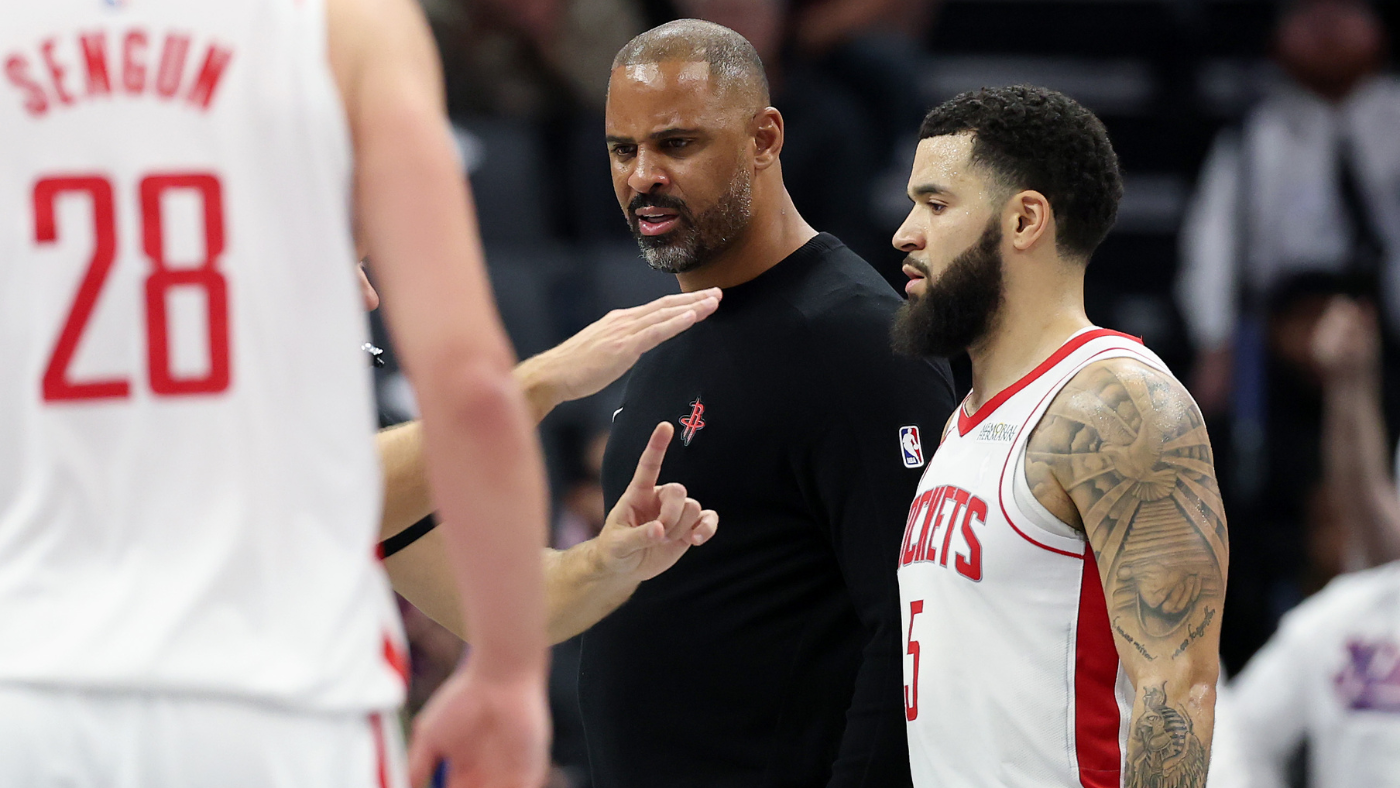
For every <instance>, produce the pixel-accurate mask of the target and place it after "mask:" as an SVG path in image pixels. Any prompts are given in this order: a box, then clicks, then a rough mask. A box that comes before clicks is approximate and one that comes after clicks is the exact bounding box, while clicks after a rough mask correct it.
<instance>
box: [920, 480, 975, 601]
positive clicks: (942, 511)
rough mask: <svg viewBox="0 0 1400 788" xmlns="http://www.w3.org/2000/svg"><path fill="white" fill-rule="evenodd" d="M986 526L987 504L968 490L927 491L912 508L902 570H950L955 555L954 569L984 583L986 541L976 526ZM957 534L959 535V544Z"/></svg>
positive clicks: (970, 578)
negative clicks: (934, 567)
mask: <svg viewBox="0 0 1400 788" xmlns="http://www.w3.org/2000/svg"><path fill="white" fill-rule="evenodd" d="M986 522H987V502H986V501H984V500H982V499H981V498H978V497H977V496H975V495H973V494H972V493H970V492H968V491H967V490H963V489H960V488H958V487H953V486H951V485H946V486H943V487H935V488H934V489H932V490H927V491H925V492H924V493H923V494H922V495H920V496H919V497H918V498H915V499H914V505H913V506H911V507H909V520H908V521H907V522H906V523H905V525H904V545H903V546H902V547H901V548H900V552H899V566H900V567H901V568H903V567H906V566H909V565H910V564H916V563H929V564H935V563H936V564H937V565H939V566H945V567H946V566H948V557H949V555H950V554H951V555H952V556H953V567H952V568H953V569H955V570H956V571H957V573H958V574H960V575H962V576H963V577H965V578H967V579H968V580H971V581H973V582H981V580H982V540H980V539H979V538H978V537H977V530H976V528H975V526H979V525H985V524H986ZM940 531H941V536H942V539H940V538H939V536H940ZM954 533H957V534H958V537H957V539H956V540H955V539H954V537H953V534H954Z"/></svg>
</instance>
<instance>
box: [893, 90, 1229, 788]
mask: <svg viewBox="0 0 1400 788" xmlns="http://www.w3.org/2000/svg"><path fill="white" fill-rule="evenodd" d="M919 136H920V137H921V138H922V141H921V142H920V144H919V148H918V153H917V155H916V158H915V161H914V168H913V172H912V174H911V176H910V179H909V196H910V198H911V199H912V200H913V201H914V208H913V209H912V210H911V211H910V214H909V217H908V218H907V219H906V220H905V222H904V225H903V226H902V227H900V229H899V231H898V233H897V234H896V235H895V238H894V244H895V246H896V247H898V248H899V249H900V250H901V251H903V252H905V253H906V254H907V255H908V259H907V264H906V266H905V271H906V273H907V274H908V275H909V276H910V278H911V281H910V283H909V284H908V285H907V289H908V290H909V292H910V294H911V295H912V296H913V299H912V300H911V302H910V304H909V306H907V307H906V308H905V310H904V311H902V312H901V314H900V317H899V320H898V322H897V323H896V330H895V340H896V344H897V346H898V347H900V348H901V349H902V350H904V351H905V352H908V353H913V354H918V355H924V354H928V353H939V354H946V353H952V352H956V351H958V350H961V349H964V348H966V349H967V351H968V353H969V354H970V355H971V357H972V382H973V389H972V392H971V394H969V395H968V398H967V400H966V401H965V402H964V403H963V405H962V407H961V408H959V410H958V412H957V414H956V417H955V418H953V419H951V420H949V423H948V425H947V427H946V428H945V429H944V438H943V443H942V445H941V446H940V447H939V449H938V451H937V453H936V454H934V456H933V458H932V459H931V460H930V461H929V467H928V470H927V472H926V473H925V474H924V478H923V480H922V481H921V482H920V484H919V495H918V497H917V498H915V500H914V504H913V506H912V507H911V509H910V511H909V521H908V530H907V532H906V534H905V536H904V546H903V549H902V552H901V555H900V560H899V570H898V574H899V586H900V597H901V602H902V613H903V615H904V631H905V637H906V643H905V652H906V653H907V654H908V658H907V659H906V660H905V677H906V678H905V687H904V702H905V714H906V717H907V719H908V722H909V748H910V758H911V764H912V768H913V772H914V782H915V784H916V785H918V786H921V788H931V787H932V786H939V787H940V788H942V786H952V785H988V784H996V785H1000V786H1008V787H1016V788H1019V787H1020V786H1027V787H1029V786H1036V788H1048V787H1049V786H1084V788H1116V786H1119V785H1122V786H1125V788H1187V787H1188V786H1189V787H1190V788H1199V787H1200V786H1202V785H1203V784H1204V782H1205V778H1206V768H1207V765H1208V763H1209V759H1210V743H1211V732H1212V727H1213V725H1214V709H1215V683H1216V679H1217V677H1218V674H1219V660H1218V656H1217V650H1218V647H1219V637H1220V609H1221V603H1222V601H1223V599H1224V594H1225V572H1226V563H1227V555H1228V546H1227V540H1226V528H1225V514H1224V511H1223V510H1222V509H1221V505H1220V493H1219V490H1218V487H1217V485H1216V480H1215V468H1214V465H1213V462H1212V455H1211V449H1210V442H1209V440H1208V439H1207V437H1206V430H1205V426H1204V424H1203V423H1202V421H1201V415H1200V412H1199V411H1198V410H1197V409H1196V406H1195V403H1193V402H1192V401H1191V398H1190V396H1189V395H1188V394H1187V393H1186V390H1185V389H1184V388H1183V387H1182V386H1181V384H1180V383H1178V382H1177V381H1176V380H1175V379H1174V378H1173V377H1172V376H1171V373H1170V372H1169V371H1168V370H1167V368H1166V367H1165V366H1164V365H1163V364H1162V362H1161V361H1160V360H1159V359H1158V358H1157V356H1156V355H1154V354H1153V353H1152V352H1151V351H1149V350H1147V349H1146V348H1144V347H1143V346H1142V344H1141V342H1139V341H1138V340H1136V339H1134V338H1132V337H1128V336H1126V335H1123V334H1119V333H1117V332H1114V331H1109V330H1106V329H1102V328H1096V327H1094V326H1093V325H1092V324H1090V322H1089V320H1088V318H1086V317H1085V315H1084V296H1083V288H1084V270H1085V267H1086V266H1087V264H1088V262H1089V258H1090V256H1091V255H1092V254H1093V251H1094V249H1095V248H1096V247H1097V246H1098V245H1099V243H1100V242H1101V241H1102V240H1103V238H1104V236H1105V235H1106V234H1107V233H1108V230H1109V228H1110V227H1111V226H1112V225H1113V221H1114V217H1115V215H1116V213H1117V208H1118V200H1119V198H1120V196H1121V195H1122V181H1121V179H1120V175H1119V171H1118V159H1117V156H1116V155H1115V154H1114V152H1113V148H1112V146H1111V145H1110V143H1109V140H1108V135H1107V133H1106V132H1105V131H1104V128H1103V124H1101V123H1100V122H1099V120H1098V119H1097V118H1095V117H1094V116H1093V115H1092V114H1091V113H1090V112H1089V111H1088V110H1086V109H1084V108H1083V107H1081V106H1079V105H1078V104H1076V103H1075V102H1073V101H1072V100H1070V99H1069V98H1067V97H1065V96H1063V95H1061V94H1059V93H1055V92H1052V91H1048V90H1043V89H1040V88H1032V87H1014V88H998V89H990V90H981V91H976V92H973V93H966V94H963V95H961V96H958V97H957V98H954V99H953V100H951V101H949V102H948V103H946V104H944V105H942V106H940V107H938V108H937V109H935V110H933V111H932V112H931V113H929V115H928V117H927V118H926V119H925V121H924V125H923V128H922V130H921V132H920V135H919Z"/></svg>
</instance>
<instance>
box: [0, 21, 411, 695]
mask: <svg viewBox="0 0 1400 788" xmlns="http://www.w3.org/2000/svg"><path fill="white" fill-rule="evenodd" d="M0 68H3V71H2V72H0V151H3V155H0V363H3V365H4V372H3V374H0V633H3V636H0V681H6V682H26V683H37V684H55V685H82V686H91V687H108V688H116V689H141V690H156V691H191V692H208V693H218V694H225V695H229V694H232V695H238V696H250V697H254V698H264V699H269V700H272V701H275V702H278V703H282V704H286V705H290V706H293V707H300V708H308V709H326V710H340V709H359V708H383V707H387V706H393V705H396V704H397V703H398V702H399V700H400V698H401V695H402V684H403V682H402V679H401V678H400V676H399V672H398V671H396V670H395V669H394V668H393V667H391V665H390V664H389V661H388V660H386V655H397V654H400V653H402V651H401V643H402V633H401V631H400V624H399V623H398V620H397V613H396V611H395V610H394V609H393V606H392V602H391V600H390V597H389V592H388V588H387V583H386V580H385V578H384V576H383V572H382V569H381V568H380V567H379V565H378V562H377V561H376V560H375V557H374V555H373V547H374V540H375V534H376V531H377V521H378V515H379V510H380V490H379V471H378V465H377V461H376V457H375V454H374V448H373V442H372V441H373V438H372V435H373V429H374V410H373V404H372V399H371V380H370V371H369V368H368V367H369V361H368V359H367V358H366V356H365V354H364V353H363V352H362V351H360V349H359V346H360V344H361V343H362V342H364V341H365V339H366V336H367V329H366V320H365V315H364V312H363V307H362V305H361V302H360V298H359V294H358V289H357V284H356V280H355V275H354V270H353V264H354V248H353V244H352V241H351V236H350V222H349V213H350V205H351V203H350V184H351V172H352V162H351V158H352V150H351V146H350V142H349V134H348V130H347V125H346V121H345V117H344V111H343V109H342V107H341V104H340V100H339V95H338V93H337V90H336V87H335V84H334V80H333V76H332V74H331V73H330V68H329V65H328V62H327V51H326V14H325V11H324V8H323V2H322V0H231V1H229V2H211V1H209V0H43V1H42V2H8V3H4V4H3V5H0ZM394 661H395V662H398V663H399V664H400V667H402V664H401V663H402V660H398V659H395V660H394Z"/></svg>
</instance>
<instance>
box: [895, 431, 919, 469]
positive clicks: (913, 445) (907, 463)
mask: <svg viewBox="0 0 1400 788" xmlns="http://www.w3.org/2000/svg"><path fill="white" fill-rule="evenodd" d="M899 451H900V454H901V455H903V459H904V467H906V468H922V467H924V447H923V444H921V443H920V442H919V428H918V427H916V426H913V425H910V426H908V427H900V428H899Z"/></svg>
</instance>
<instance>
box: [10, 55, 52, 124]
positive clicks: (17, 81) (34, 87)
mask: <svg viewBox="0 0 1400 788" xmlns="http://www.w3.org/2000/svg"><path fill="white" fill-rule="evenodd" d="M5 76H7V77H9V79H10V83H11V84H12V85H14V86H15V87H17V88H19V89H20V90H22V91H24V111H25V112H28V113H29V114H30V115H33V116H34V117H36V118H37V117H41V116H42V115H43V114H44V113H45V112H48V110H49V100H48V98H47V97H46V96H45V95H44V88H43V87H42V86H40V85H39V83H38V82H35V81H34V79H33V78H32V77H30V76H29V61H28V60H25V59H24V56H23V55H10V57H9V58H8V59H7V60H6V61H5Z"/></svg>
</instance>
